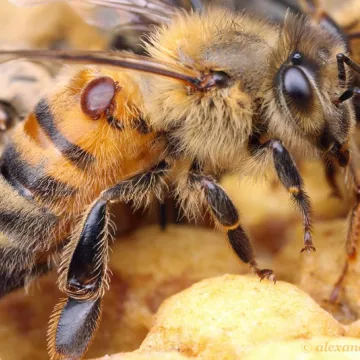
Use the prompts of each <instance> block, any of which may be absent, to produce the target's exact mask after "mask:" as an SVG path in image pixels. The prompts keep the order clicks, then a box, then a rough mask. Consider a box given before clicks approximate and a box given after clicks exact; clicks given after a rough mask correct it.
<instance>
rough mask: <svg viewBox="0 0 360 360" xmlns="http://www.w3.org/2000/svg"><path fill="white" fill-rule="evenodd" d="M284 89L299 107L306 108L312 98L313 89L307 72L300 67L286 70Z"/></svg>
mask: <svg viewBox="0 0 360 360" xmlns="http://www.w3.org/2000/svg"><path fill="white" fill-rule="evenodd" d="M283 90H284V91H285V93H286V94H287V95H288V96H289V97H290V98H291V100H292V102H293V103H294V104H295V105H296V106H297V107H298V108H299V109H301V108H306V107H307V106H308V105H309V104H310V102H311V99H312V89H311V84H310V82H309V79H308V78H307V76H306V74H305V73H304V72H303V71H302V70H301V69H300V68H298V67H294V66H292V67H289V68H287V69H286V70H285V71H284V75H283Z"/></svg>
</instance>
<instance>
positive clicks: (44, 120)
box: [35, 99, 95, 169]
mask: <svg viewBox="0 0 360 360" xmlns="http://www.w3.org/2000/svg"><path fill="white" fill-rule="evenodd" d="M35 118H36V120H37V122H38V124H39V125H40V126H41V128H42V129H43V130H44V132H45V133H46V135H47V136H48V137H49V138H50V139H51V141H52V142H53V143H54V145H55V146H56V148H57V149H59V150H60V152H61V153H62V155H63V156H64V157H66V158H67V159H68V160H70V161H71V162H72V163H73V164H74V165H76V166H77V167H79V168H81V169H85V168H86V167H87V166H88V165H90V164H91V163H93V162H94V161H95V157H94V156H93V155H91V154H89V153H88V152H87V151H86V150H84V149H82V148H81V147H80V146H78V145H76V144H73V143H71V142H70V141H69V140H68V139H66V137H65V136H64V135H63V134H61V133H60V131H59V130H58V129H57V128H56V125H55V123H54V115H53V114H52V112H51V109H50V107H49V103H48V101H47V100H46V99H42V100H40V101H39V103H38V104H37V105H36V108H35ZM75 126H76V125H75Z"/></svg>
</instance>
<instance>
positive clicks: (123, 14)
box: [10, 0, 182, 30]
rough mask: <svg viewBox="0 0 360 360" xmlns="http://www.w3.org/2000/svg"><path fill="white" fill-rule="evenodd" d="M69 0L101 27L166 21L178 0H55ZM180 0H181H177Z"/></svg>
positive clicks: (30, 1) (33, 0) (20, 0)
mask: <svg viewBox="0 0 360 360" xmlns="http://www.w3.org/2000/svg"><path fill="white" fill-rule="evenodd" d="M10 1H11V2H12V3H13V4H15V5H18V6H34V5H39V4H48V3H52V2H55V1H56V0H10ZM58 1H62V2H67V3H69V4H70V5H71V6H72V7H73V8H74V9H75V10H76V11H77V12H78V13H79V14H80V16H81V17H82V18H83V19H84V20H85V21H87V22H88V23H90V24H91V25H95V26H97V27H99V28H101V29H105V30H109V29H113V28H116V27H119V26H122V25H124V24H129V23H150V24H161V23H168V22H169V20H170V18H171V16H172V15H173V14H174V13H175V11H176V8H177V4H176V2H177V1H179V0H169V1H172V2H174V4H171V3H169V2H167V0H58ZM180 1H182V0H180Z"/></svg>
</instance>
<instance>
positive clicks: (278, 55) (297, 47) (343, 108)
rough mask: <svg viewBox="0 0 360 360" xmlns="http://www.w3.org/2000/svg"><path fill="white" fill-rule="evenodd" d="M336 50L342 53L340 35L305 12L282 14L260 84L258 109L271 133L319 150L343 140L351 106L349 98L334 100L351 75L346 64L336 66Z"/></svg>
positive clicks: (351, 116)
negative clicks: (302, 14)
mask: <svg viewBox="0 0 360 360" xmlns="http://www.w3.org/2000/svg"><path fill="white" fill-rule="evenodd" d="M340 53H345V54H346V43H345V42H344V40H343V39H342V38H341V36H340V35H337V34H335V33H331V32H329V31H328V30H327V29H325V28H322V27H321V26H316V25H314V24H313V23H312V22H311V21H310V20H309V19H307V18H305V17H298V16H294V15H291V14H288V15H287V18H286V20H285V23H284V25H283V27H282V29H281V30H280V32H279V37H278V41H277V45H276V46H274V50H273V52H272V54H271V56H270V63H269V77H268V79H267V80H266V81H265V84H264V93H265V101H264V107H263V109H264V113H265V114H266V117H267V119H268V123H269V131H270V132H271V133H274V134H275V136H278V137H279V138H281V139H283V140H285V141H288V142H290V143H295V142H297V143H298V144H299V143H302V145H303V144H304V143H305V142H306V143H308V144H309V145H310V146H312V147H313V148H314V149H317V150H318V151H320V152H329V151H332V149H333V147H334V146H335V147H336V146H338V145H339V144H343V143H345V142H346V141H347V140H348V138H349V133H350V131H351V129H352V127H353V126H354V123H355V120H354V111H353V109H352V105H351V103H350V102H341V101H339V99H340V98H341V96H342V94H343V93H344V92H345V91H346V89H347V88H348V86H349V85H348V83H349V80H351V75H350V71H349V69H348V68H347V67H346V65H345V67H343V69H341V68H340V67H339V61H338V56H337V55H338V54H340ZM298 139H300V140H305V141H300V142H299V141H297V140H298Z"/></svg>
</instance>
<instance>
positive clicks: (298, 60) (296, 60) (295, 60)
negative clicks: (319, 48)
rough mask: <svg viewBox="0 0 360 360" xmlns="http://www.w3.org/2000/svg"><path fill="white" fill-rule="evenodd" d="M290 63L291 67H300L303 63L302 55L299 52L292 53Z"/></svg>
mask: <svg viewBox="0 0 360 360" xmlns="http://www.w3.org/2000/svg"><path fill="white" fill-rule="evenodd" d="M291 62H292V64H293V65H301V64H302V62H303V54H302V53H301V52H299V51H296V52H294V53H293V55H292V57H291Z"/></svg>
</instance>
